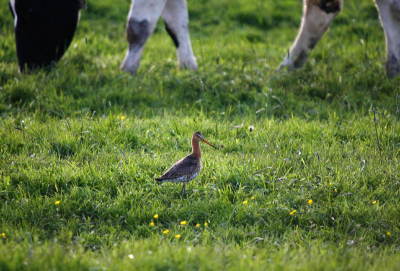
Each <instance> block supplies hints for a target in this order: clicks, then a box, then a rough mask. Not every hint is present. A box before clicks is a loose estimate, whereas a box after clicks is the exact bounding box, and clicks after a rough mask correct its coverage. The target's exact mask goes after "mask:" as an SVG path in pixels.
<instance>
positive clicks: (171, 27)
mask: <svg viewBox="0 0 400 271" xmlns="http://www.w3.org/2000/svg"><path fill="white" fill-rule="evenodd" d="M161 15H162V17H163V19H164V22H165V28H166V29H167V32H168V34H169V35H170V36H171V38H172V40H173V41H174V43H175V46H176V48H177V54H178V60H179V68H181V69H182V68H187V69H191V70H197V62H196V58H195V56H194V55H193V51H192V45H191V43H190V36H189V15H188V11H187V3H186V0H168V1H167V3H166V5H165V8H164V10H163V12H162V14H161Z"/></svg>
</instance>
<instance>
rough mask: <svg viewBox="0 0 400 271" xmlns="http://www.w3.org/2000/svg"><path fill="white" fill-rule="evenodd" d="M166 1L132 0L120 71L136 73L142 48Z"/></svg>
mask: <svg viewBox="0 0 400 271" xmlns="http://www.w3.org/2000/svg"><path fill="white" fill-rule="evenodd" d="M165 3H166V0H133V1H132V6H131V10H130V12H129V15H128V23H127V26H126V36H127V40H128V43H129V47H128V50H127V51H126V55H125V60H124V63H123V64H122V66H121V69H122V70H124V71H128V72H130V73H136V71H137V69H138V68H139V63H140V58H141V56H142V52H143V47H144V45H145V44H146V41H147V39H148V38H149V37H150V36H151V34H152V33H153V32H154V29H155V27H156V24H157V21H158V19H159V18H160V16H161V12H162V11H163V9H164V6H165Z"/></svg>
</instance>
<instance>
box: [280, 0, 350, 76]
mask: <svg viewBox="0 0 400 271" xmlns="http://www.w3.org/2000/svg"><path fill="white" fill-rule="evenodd" d="M303 3H304V8H303V18H302V20H301V26H300V30H299V33H298V35H297V38H296V40H295V42H294V45H293V46H292V48H291V49H290V51H289V53H288V55H287V56H286V58H285V59H284V60H283V62H282V63H281V68H283V67H287V68H288V69H289V70H294V69H296V68H299V67H301V66H302V65H303V64H304V62H305V61H306V59H307V53H308V51H309V50H312V49H313V48H314V47H315V45H316V44H317V43H318V41H319V40H320V39H321V37H322V36H323V35H324V33H325V32H326V31H327V30H328V28H329V26H330V25H331V23H332V21H333V19H334V18H335V17H336V15H338V14H339V12H340V11H341V10H342V6H343V1H342V0H303Z"/></svg>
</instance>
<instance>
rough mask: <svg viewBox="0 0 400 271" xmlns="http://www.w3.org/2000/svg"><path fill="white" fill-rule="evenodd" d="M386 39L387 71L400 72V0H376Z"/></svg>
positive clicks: (393, 73)
mask: <svg viewBox="0 0 400 271" xmlns="http://www.w3.org/2000/svg"><path fill="white" fill-rule="evenodd" d="M375 3H376V5H377V8H378V10H379V18H380V20H381V23H382V26H383V29H384V31H385V37H386V71H387V73H388V75H389V77H394V76H396V75H397V74H398V73H399V72H400V0H375Z"/></svg>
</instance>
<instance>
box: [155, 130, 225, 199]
mask: <svg viewBox="0 0 400 271" xmlns="http://www.w3.org/2000/svg"><path fill="white" fill-rule="evenodd" d="M200 141H203V142H204V143H207V144H208V145H210V146H212V147H214V148H216V149H218V148H217V147H215V146H214V145H212V144H211V143H209V142H208V141H207V140H205V139H204V137H203V135H202V134H201V133H200V132H199V131H197V132H194V133H193V135H192V153H191V154H189V155H187V156H185V157H184V158H182V159H181V160H179V161H178V162H176V163H175V164H174V165H173V166H172V167H171V168H170V169H169V170H167V171H166V172H165V173H164V174H163V175H162V176H161V177H159V178H157V179H156V181H157V182H173V183H183V187H182V190H181V194H182V192H183V193H184V196H186V189H185V184H186V183H187V182H190V181H191V180H193V179H195V178H196V177H197V176H198V175H199V172H200V170H201V150H200Z"/></svg>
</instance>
